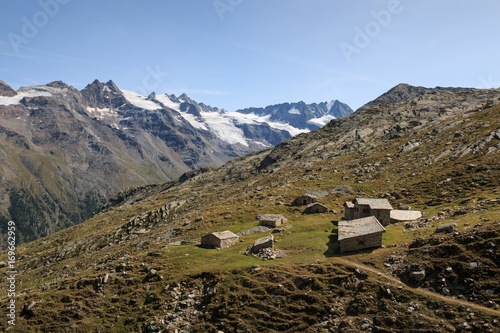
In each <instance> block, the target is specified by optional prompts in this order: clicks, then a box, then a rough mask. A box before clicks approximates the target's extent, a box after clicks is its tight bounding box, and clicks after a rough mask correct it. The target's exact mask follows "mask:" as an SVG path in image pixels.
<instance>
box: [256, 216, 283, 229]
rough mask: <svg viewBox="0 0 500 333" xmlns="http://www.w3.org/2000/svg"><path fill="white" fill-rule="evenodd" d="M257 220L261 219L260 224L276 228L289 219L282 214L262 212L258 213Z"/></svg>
mask: <svg viewBox="0 0 500 333" xmlns="http://www.w3.org/2000/svg"><path fill="white" fill-rule="evenodd" d="M257 220H259V225H263V226H267V227H272V228H276V227H277V226H280V225H282V224H284V223H286V222H288V219H287V218H286V217H284V216H283V215H281V214H262V215H257Z"/></svg>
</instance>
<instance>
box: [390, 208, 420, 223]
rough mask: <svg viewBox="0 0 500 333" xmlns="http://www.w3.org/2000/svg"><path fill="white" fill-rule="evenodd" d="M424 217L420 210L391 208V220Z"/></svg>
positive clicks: (409, 219) (411, 219)
mask: <svg viewBox="0 0 500 333" xmlns="http://www.w3.org/2000/svg"><path fill="white" fill-rule="evenodd" d="M421 217H422V213H421V212H419V211H418V210H391V220H396V221H413V220H416V219H419V218H421Z"/></svg>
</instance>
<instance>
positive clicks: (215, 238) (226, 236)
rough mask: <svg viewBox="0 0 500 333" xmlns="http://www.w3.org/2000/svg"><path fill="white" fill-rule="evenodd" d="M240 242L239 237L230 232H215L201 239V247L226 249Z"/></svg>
mask: <svg viewBox="0 0 500 333" xmlns="http://www.w3.org/2000/svg"><path fill="white" fill-rule="evenodd" d="M238 241H239V238H238V236H237V235H236V234H234V233H233V232H231V231H229V230H226V231H219V232H213V233H211V234H208V235H205V236H203V237H201V245H202V246H204V247H208V248H219V249H226V248H228V247H230V246H231V245H234V244H235V243H237V242H238Z"/></svg>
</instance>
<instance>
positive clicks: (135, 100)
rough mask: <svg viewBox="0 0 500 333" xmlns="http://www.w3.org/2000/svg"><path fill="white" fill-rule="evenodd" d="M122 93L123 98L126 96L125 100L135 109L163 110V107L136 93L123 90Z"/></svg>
mask: <svg viewBox="0 0 500 333" xmlns="http://www.w3.org/2000/svg"><path fill="white" fill-rule="evenodd" d="M121 92H122V93H123V96H125V99H126V100H127V101H129V103H130V104H132V105H133V106H135V107H138V108H140V109H145V110H150V111H154V110H159V109H161V106H160V105H158V104H157V103H155V102H153V101H150V100H148V99H147V98H146V97H144V96H142V95H139V94H137V93H135V92H132V91H128V90H121Z"/></svg>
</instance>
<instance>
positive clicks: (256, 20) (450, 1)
mask: <svg viewBox="0 0 500 333" xmlns="http://www.w3.org/2000/svg"><path fill="white" fill-rule="evenodd" d="M0 4H1V5H2V11H1V12H0V79H1V80H3V81H5V82H6V83H8V84H9V85H11V86H12V87H13V88H14V89H18V88H19V87H20V86H30V85H36V84H44V83H48V82H51V81H55V80H62V81H64V82H66V83H68V84H70V85H73V86H74V87H75V88H77V89H82V88H84V87H85V86H86V85H87V84H89V83H91V82H92V81H93V80H94V79H99V80H101V81H107V80H110V79H112V80H113V81H114V82H115V83H116V84H117V85H118V87H120V88H121V89H125V90H133V91H136V92H139V93H142V94H149V93H150V92H151V91H153V90H154V91H155V92H156V93H169V94H171V93H174V94H176V95H179V94H181V93H183V92H185V93H187V94H188V95H189V96H190V97H192V98H193V99H195V100H197V101H200V102H204V103H206V104H210V105H212V106H216V107H219V108H224V109H226V110H229V111H234V110H236V109H238V108H244V107H250V106H266V105H270V104H276V103H281V102H297V101H300V100H303V101H305V102H307V103H312V102H322V101H327V100H328V101H329V100H332V99H339V100H340V101H342V102H345V103H347V104H349V105H350V106H351V107H353V108H358V107H360V106H361V105H363V104H364V103H366V102H368V101H370V100H372V99H374V98H376V97H377V96H379V95H380V94H382V93H384V92H385V91H387V90H389V89H390V88H392V87H393V86H395V85H397V84H398V83H402V82H404V83H409V84H412V85H421V86H426V87H435V86H466V87H478V88H491V87H495V88H498V87H500V83H499V82H500V66H499V65H498V59H499V55H500V43H499V42H498V36H499V35H500V20H499V19H498V15H499V13H500V1H497V0H476V1H472V0H468V1H464V0H408V1H404V0H401V1H397V0H357V1H352V0H350V1H349V0H273V1H271V0H175V1H174V0H156V1H153V0H141V1H137V0H120V1H118V0H115V1H111V0H98V1H96V0H36V1H28V0H26V1H20V0H0Z"/></svg>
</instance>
